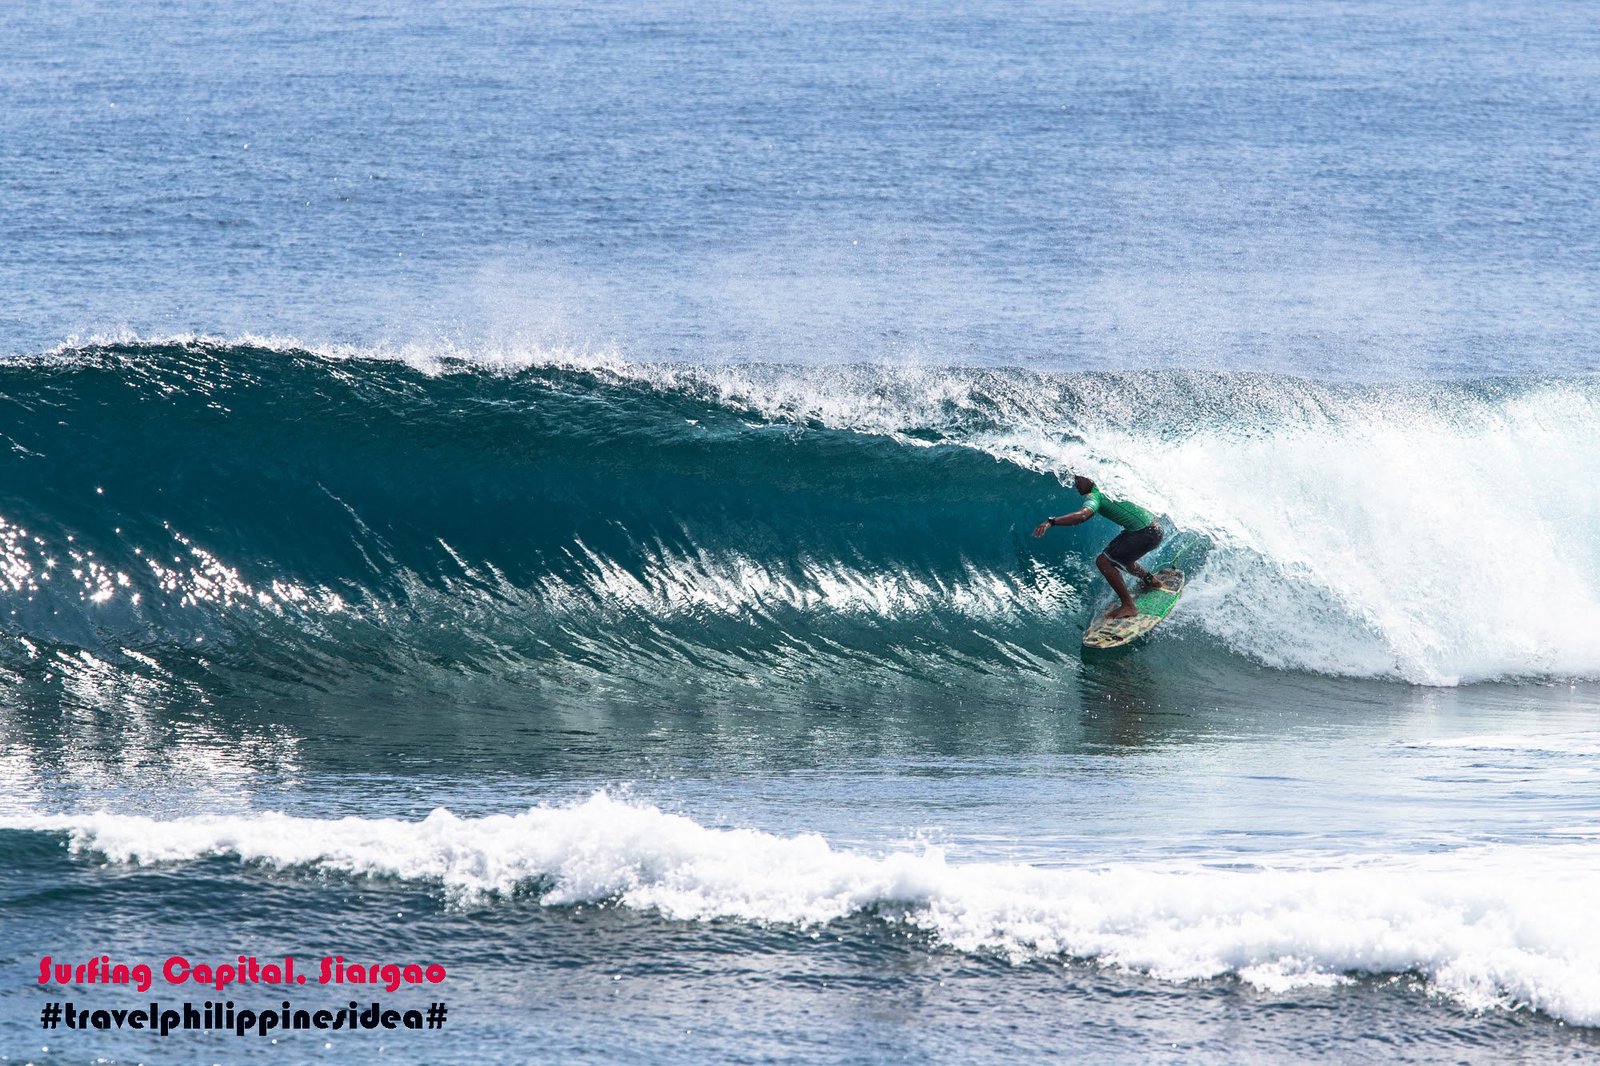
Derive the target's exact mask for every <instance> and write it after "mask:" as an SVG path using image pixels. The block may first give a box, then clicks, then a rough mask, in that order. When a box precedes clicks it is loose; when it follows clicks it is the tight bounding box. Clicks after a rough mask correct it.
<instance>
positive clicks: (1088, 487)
mask: <svg viewBox="0 0 1600 1066" xmlns="http://www.w3.org/2000/svg"><path fill="white" fill-rule="evenodd" d="M1072 487H1073V488H1075V489H1077V490H1078V495H1079V496H1087V495H1089V493H1091V492H1093V491H1094V482H1092V481H1090V480H1089V479H1088V478H1086V477H1084V476H1083V475H1082V474H1074V475H1072Z"/></svg>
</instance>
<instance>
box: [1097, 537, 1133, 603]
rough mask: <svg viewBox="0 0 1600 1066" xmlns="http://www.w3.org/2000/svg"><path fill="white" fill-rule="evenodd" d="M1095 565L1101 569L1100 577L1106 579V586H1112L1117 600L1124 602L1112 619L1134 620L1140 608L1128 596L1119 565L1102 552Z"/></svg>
mask: <svg viewBox="0 0 1600 1066" xmlns="http://www.w3.org/2000/svg"><path fill="white" fill-rule="evenodd" d="M1094 564H1095V565H1096V566H1098V567H1099V568H1100V576H1101V577H1103V578H1105V579H1106V584H1108V585H1110V586H1111V591H1112V592H1115V593H1116V594H1117V599H1119V600H1121V601H1122V603H1121V605H1120V606H1118V607H1116V608H1115V609H1113V610H1112V612H1111V617H1112V618H1132V617H1133V616H1134V615H1136V614H1138V613H1139V608H1137V607H1135V606H1134V605H1133V597H1132V596H1131V595H1129V594H1128V583H1127V582H1126V581H1124V580H1122V571H1120V570H1118V569H1117V564H1116V563H1114V562H1112V561H1111V556H1109V555H1107V554H1106V553H1105V552H1101V553H1100V557H1099V558H1097V559H1096V560H1095V561H1094Z"/></svg>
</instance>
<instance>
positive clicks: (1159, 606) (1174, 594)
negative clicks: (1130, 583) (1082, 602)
mask: <svg viewBox="0 0 1600 1066" xmlns="http://www.w3.org/2000/svg"><path fill="white" fill-rule="evenodd" d="M1155 578H1156V580H1158V581H1160V582H1161V584H1160V585H1158V586H1157V587H1155V588H1151V589H1147V590H1145V591H1144V592H1136V593H1134V597H1133V605H1134V606H1135V607H1137V608H1139V613H1138V614H1136V615H1134V616H1133V617H1132V618H1112V617H1110V615H1111V612H1112V610H1113V609H1114V608H1115V607H1116V606H1117V604H1118V602H1119V601H1117V600H1112V601H1111V602H1110V603H1108V604H1106V605H1105V607H1104V608H1103V609H1102V610H1101V611H1100V613H1099V614H1096V615H1095V616H1094V621H1092V622H1090V623H1089V628H1088V629H1086V630H1084V631H1083V646H1084V647H1085V648H1086V649H1094V650H1096V651H1105V650H1106V649H1109V648H1120V647H1122V646H1123V645H1126V644H1131V643H1133V642H1134V641H1136V640H1138V639H1139V638H1140V637H1142V636H1144V635H1145V634H1146V633H1148V632H1150V631H1151V630H1152V629H1154V628H1155V627H1156V626H1157V624H1159V623H1160V621H1161V620H1162V619H1163V618H1165V617H1166V616H1167V615H1168V614H1170V613H1172V608H1173V606H1174V605H1175V604H1176V603H1177V602H1178V598H1179V597H1180V596H1182V595H1183V571H1182V570H1178V569H1175V568H1174V567H1170V566H1169V567H1167V568H1166V569H1165V570H1157V571H1156V572H1155Z"/></svg>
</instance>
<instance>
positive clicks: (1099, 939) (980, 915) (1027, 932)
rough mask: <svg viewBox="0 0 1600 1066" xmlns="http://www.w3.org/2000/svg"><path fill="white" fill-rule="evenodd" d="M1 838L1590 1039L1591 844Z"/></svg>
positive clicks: (494, 833)
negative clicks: (1069, 851)
mask: <svg viewBox="0 0 1600 1066" xmlns="http://www.w3.org/2000/svg"><path fill="white" fill-rule="evenodd" d="M0 824H3V825H4V827H6V828H13V829H27V830H35V831H50V832H64V833H67V834H68V835H69V837H70V840H71V846H72V848H73V850H74V852H75V853H77V854H80V855H82V854H96V855H101V856H104V857H105V858H107V859H108V860H110V861H112V862H117V863H136V864H143V863H162V862H185V861H191V860H195V859H199V858H202V857H207V856H236V857H238V858H239V859H240V860H242V861H244V862H246V863H252V864H261V865H264V866H268V867H272V868H276V869H291V868H310V869H316V870H321V871H331V872H338V873H344V874H348V875H356V876H371V877H392V878H400V879H403V880H408V881H421V882H427V883H432V884H437V885H439V886H441V888H442V889H443V891H444V892H445V893H446V895H447V897H448V898H449V899H451V900H452V901H454V902H456V903H458V904H460V903H472V904H483V905H492V904H493V902H494V900H496V899H497V898H501V897H504V896H507V895H509V894H511V893H513V892H518V891H526V890H529V889H532V890H534V891H535V892H536V894H537V896H538V899H539V901H540V902H541V903H542V904H543V905H546V906H561V905H570V904H578V903H588V902H600V901H615V902H618V903H620V904H622V905H624V906H628V907H632V908H637V909H641V910H648V911H653V912H657V913H659V914H660V915H661V916H663V917H664V918H668V919H672V920H678V921H702V920H708V919H734V920H741V921H747V922H752V923H758V924H768V923H777V924H785V925H797V926H801V927H806V926H815V925H820V924H824V923H827V922H830V921H834V920H837V919H841V918H845V917H848V916H852V915H872V916H875V917H876V918H878V919H880V920H883V921H887V922H890V923H894V924H899V925H904V926H907V927H910V928H914V929H918V930H920V931H923V932H925V933H926V934H928V935H929V936H930V937H931V938H932V939H933V941H934V942H935V943H936V944H939V945H942V946H945V947H948V948H951V949H955V950H959V951H965V952H982V953H999V954H1002V955H1004V956H1006V957H1009V958H1011V959H1013V960H1023V959H1031V958H1050V957H1062V958H1070V959H1077V960H1087V961H1092V962H1095V963H1098V964H1101V965H1106V966H1114V967H1118V968H1122V969H1126V970H1130V971H1134V972H1139V973H1144V974H1148V975H1150V976H1151V977H1154V978H1157V979H1160V980H1167V981H1185V980H1193V979H1203V978H1218V977H1234V978H1237V979H1239V980H1242V981H1245V982H1247V983H1249V984H1251V985H1255V986H1257V987H1260V988H1263V989H1268V990H1274V991H1281V990H1285V989H1289V988H1294V987H1297V986H1307V985H1333V984H1340V983H1344V982H1346V981H1349V980H1351V979H1352V978H1353V977H1355V976H1359V975H1376V974H1401V973H1416V974H1420V975H1421V976H1422V977H1423V978H1424V979H1425V980H1426V981H1427V983H1428V985H1429V987H1430V989H1431V990H1432V991H1434V992H1437V993H1439V994H1442V995H1446V996H1449V997H1451V998H1452V999H1454V1000H1456V1001H1458V1002H1460V1003H1462V1004H1463V1005H1465V1006H1467V1007H1469V1008H1473V1009H1483V1008H1486V1007H1496V1006H1497V1007H1504V1008H1510V1009H1521V1008H1531V1009H1536V1010H1539V1011H1543V1012H1544V1013H1546V1014H1549V1015H1551V1016H1552V1017H1555V1018H1558V1019H1560V1020H1562V1021H1565V1022H1568V1023H1571V1024H1575V1025H1585V1026H1594V1025H1600V924H1597V923H1595V922H1594V921H1593V917H1592V914H1593V906H1592V895H1593V893H1592V880H1593V877H1592V875H1593V870H1594V869H1595V868H1596V864H1597V863H1600V843H1592V842H1584V843H1573V844H1563V845H1559V846H1541V847H1538V848H1531V847H1527V846H1522V847H1509V846H1491V847H1479V848H1472V849H1468V850H1463V851H1458V852H1453V853H1447V854H1428V855H1420V856H1416V857H1411V858H1385V859H1364V860H1359V861H1358V860H1347V861H1344V862H1342V863H1341V862H1337V861H1329V860H1328V859H1326V858H1325V857H1319V858H1318V859H1317V860H1316V862H1315V863H1314V864H1313V863H1311V862H1307V861H1302V860H1298V859H1296V858H1295V857H1293V856H1285V857H1283V858H1282V859H1281V860H1280V861H1279V862H1278V863H1277V865H1275V866H1274V867H1272V868H1266V867H1250V868H1238V867H1235V866H1223V865H1206V864H1199V863H1188V864H1153V863H1107V864H1103V865H1100V866H1096V867H1086V868H1070V869H1047V868H1039V867H1032V866H1025V865H1019V864H1007V863H958V862H952V861H950V859H949V857H948V856H947V855H946V854H945V853H944V852H942V851H941V850H939V849H937V848H923V849H921V850H918V851H909V850H897V851H889V852H887V853H883V854H869V853H865V852H861V851H853V850H844V849H838V848H835V847H833V846H831V845H830V844H829V843H828V842H827V841H825V840H824V839H822V838H821V837H820V836H817V835H813V834H802V835H798V836H778V835H773V834H769V833H763V832H759V831H756V830H750V829H717V828H711V827H707V826H703V825H700V824H698V823H696V822H694V821H693V820H691V819H689V818H686V817H683V816H680V815H674V814H670V813H667V812H663V811H661V810H660V809H658V808H656V807H654V806H650V805H647V804H643V803H631V802H623V801H619V800H617V799H615V798H612V797H611V796H609V795H607V794H606V793H603V792H602V793H596V794H595V795H593V796H591V797H590V798H588V799H587V800H585V801H583V802H578V803H573V804H570V805H567V806H560V807H536V808H533V809H530V810H527V811H524V812H522V813H519V814H509V815H491V816H487V817H482V818H461V817H458V816H456V815H454V814H452V813H450V812H449V811H447V810H443V809H440V810H436V811H434V812H433V813H432V814H430V815H429V816H428V817H426V818H425V819H423V820H421V821H417V822H413V821H403V820H396V819H367V818H354V817H351V818H343V819H338V820H318V819H311V818H299V817H291V816H287V815H282V814H276V813H262V814H251V815H232V816H195V817H187V818H179V819H173V820H156V819H151V818H146V817H140V816H129V815H117V814H109V813H103V812H102V813H97V814H87V815H23V816H19V817H10V818H7V819H5V820H4V821H3V822H0Z"/></svg>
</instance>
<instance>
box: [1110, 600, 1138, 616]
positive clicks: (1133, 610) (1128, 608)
mask: <svg viewBox="0 0 1600 1066" xmlns="http://www.w3.org/2000/svg"><path fill="white" fill-rule="evenodd" d="M1138 613H1139V608H1137V607H1135V606H1134V605H1133V604H1131V603H1124V604H1122V605H1121V606H1119V607H1116V608H1114V609H1113V610H1112V612H1111V613H1110V614H1108V615H1106V617H1107V618H1132V617H1133V616H1134V615H1136V614H1138Z"/></svg>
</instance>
